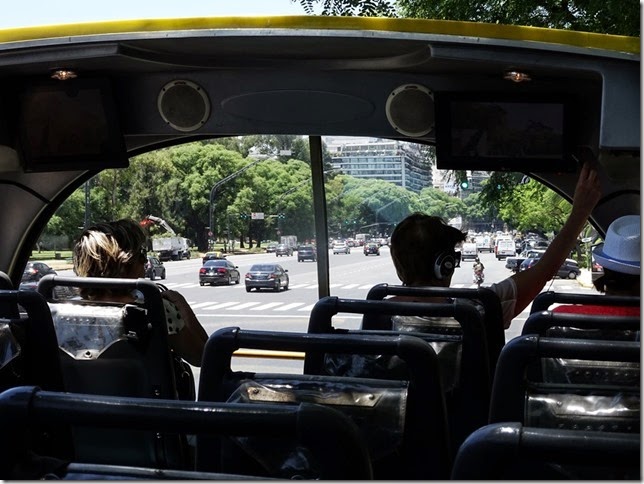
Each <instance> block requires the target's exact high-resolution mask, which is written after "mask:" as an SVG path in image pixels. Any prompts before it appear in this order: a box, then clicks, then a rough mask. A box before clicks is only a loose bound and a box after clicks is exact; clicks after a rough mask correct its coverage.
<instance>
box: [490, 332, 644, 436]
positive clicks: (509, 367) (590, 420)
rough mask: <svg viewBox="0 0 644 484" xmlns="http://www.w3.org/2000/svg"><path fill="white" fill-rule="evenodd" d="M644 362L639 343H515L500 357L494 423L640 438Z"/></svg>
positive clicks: (527, 339)
mask: <svg viewBox="0 0 644 484" xmlns="http://www.w3.org/2000/svg"><path fill="white" fill-rule="evenodd" d="M559 359H561V360H563V361H564V364H560V365H558V366H554V365H550V364H549V362H550V361H551V360H559ZM639 361H640V344H639V342H630V341H596V340H582V339H560V338H546V337H540V336H537V335H525V336H519V337H517V338H514V339H513V340H512V341H510V342H509V343H508V344H507V345H506V346H505V348H504V349H503V351H502V352H501V357H500V358H499V364H498V366H497V371H496V374H495V377H494V385H493V387H492V399H491V403H490V423H497V422H509V421H513V422H521V423H523V424H524V425H526V426H530V427H544V428H553V429H571V430H593V431H616V432H627V433H631V432H632V433H639V431H640V369H639Z"/></svg>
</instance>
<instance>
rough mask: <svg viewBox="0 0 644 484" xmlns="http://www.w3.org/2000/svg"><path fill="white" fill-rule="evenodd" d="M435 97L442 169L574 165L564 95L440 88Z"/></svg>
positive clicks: (541, 169)
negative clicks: (457, 90)
mask: <svg viewBox="0 0 644 484" xmlns="http://www.w3.org/2000/svg"><path fill="white" fill-rule="evenodd" d="M434 99H435V109H436V166H437V167H438V168H439V169H445V170H482V171H516V172H573V171H575V169H576V163H575V161H574V159H573V157H572V156H571V155H572V154H571V150H570V147H571V145H572V143H571V141H570V137H571V135H572V133H571V129H570V114H571V113H570V106H569V104H568V103H566V101H565V100H564V99H563V98H562V97H558V96H533V95H531V96H521V95H516V96H514V95H512V96H511V95H504V94H495V95H494V94H489V93H485V94H474V93H456V92H450V93H439V92H437V93H435V98H434Z"/></svg>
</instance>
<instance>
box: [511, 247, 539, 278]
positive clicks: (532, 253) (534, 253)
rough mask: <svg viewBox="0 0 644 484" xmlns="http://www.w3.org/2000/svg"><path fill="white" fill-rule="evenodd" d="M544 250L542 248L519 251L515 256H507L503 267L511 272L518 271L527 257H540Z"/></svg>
mask: <svg viewBox="0 0 644 484" xmlns="http://www.w3.org/2000/svg"><path fill="white" fill-rule="evenodd" d="M544 252H545V250H542V249H527V250H524V251H523V252H521V253H520V254H519V255H518V256H516V257H508V258H507V259H505V268H506V269H510V270H511V271H512V272H519V268H520V266H521V263H522V262H523V261H524V260H526V259H528V258H529V257H541V256H542V255H543V253H544Z"/></svg>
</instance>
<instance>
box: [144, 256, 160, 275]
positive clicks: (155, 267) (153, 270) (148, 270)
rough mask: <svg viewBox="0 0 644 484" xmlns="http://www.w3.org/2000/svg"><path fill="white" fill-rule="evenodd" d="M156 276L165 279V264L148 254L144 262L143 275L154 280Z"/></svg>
mask: <svg viewBox="0 0 644 484" xmlns="http://www.w3.org/2000/svg"><path fill="white" fill-rule="evenodd" d="M157 276H159V277H160V278H161V279H165V266H164V265H163V262H161V261H160V260H159V259H158V258H157V257H153V256H151V255H149V256H148V261H147V262H146V263H145V277H147V278H149V279H150V280H151V281H154V280H155V279H156V278H157Z"/></svg>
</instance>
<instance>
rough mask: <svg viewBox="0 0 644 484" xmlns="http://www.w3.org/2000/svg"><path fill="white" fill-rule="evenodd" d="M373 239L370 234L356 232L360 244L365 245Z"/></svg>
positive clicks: (356, 238) (356, 239)
mask: <svg viewBox="0 0 644 484" xmlns="http://www.w3.org/2000/svg"><path fill="white" fill-rule="evenodd" d="M370 239H371V235H370V234H356V236H355V241H356V243H357V244H358V245H359V246H363V245H364V244H366V243H367V242H369V240H370Z"/></svg>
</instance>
